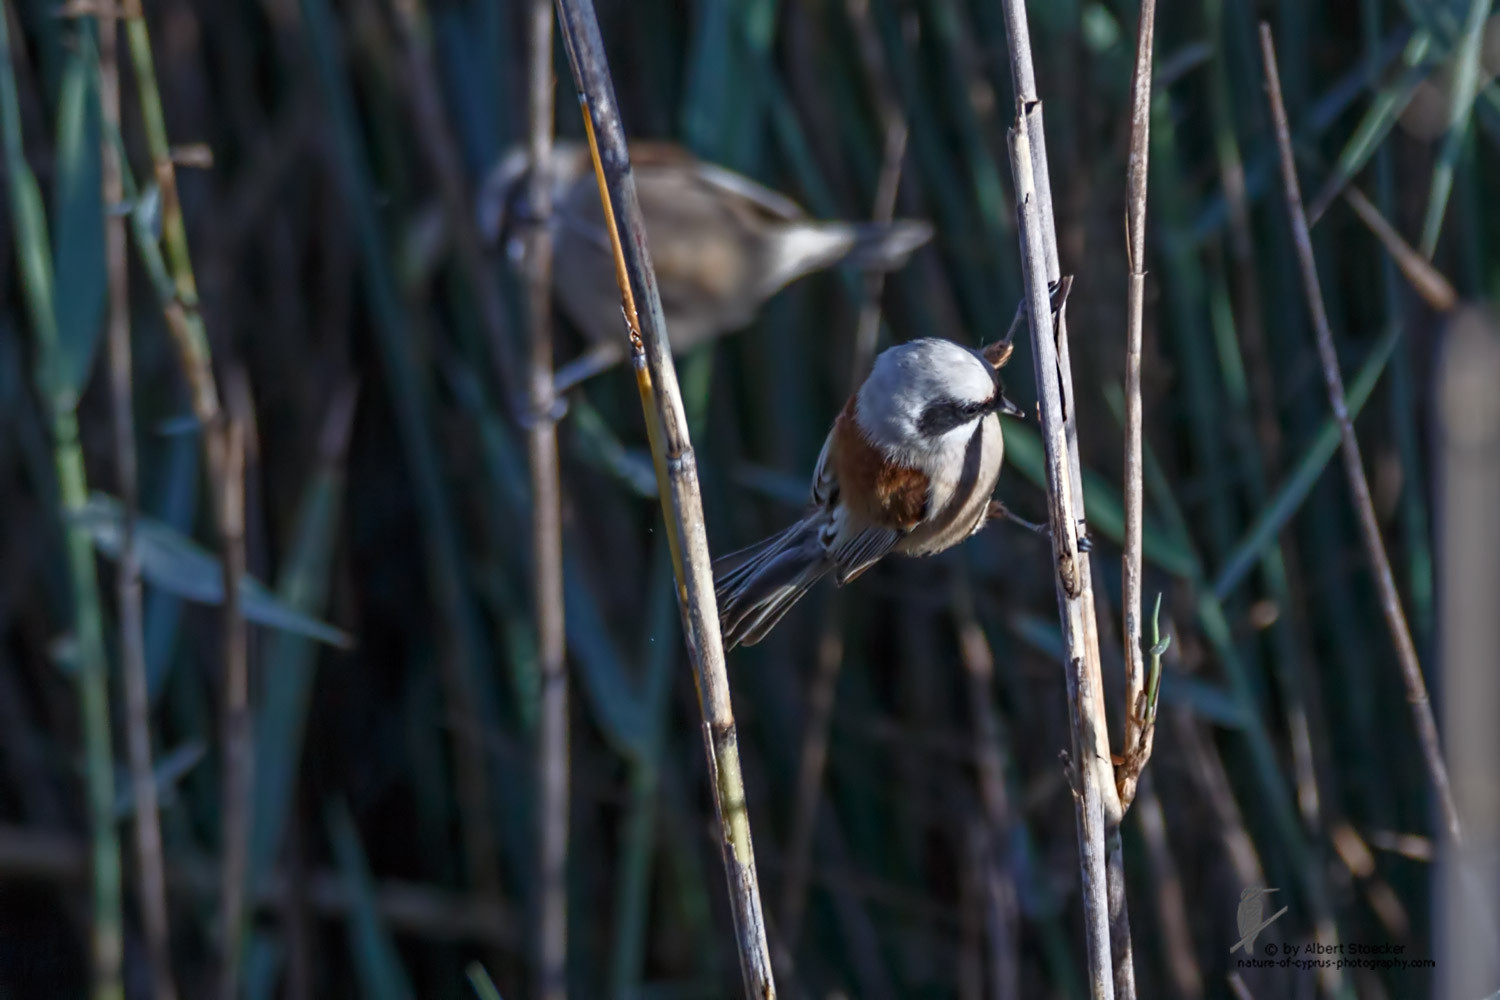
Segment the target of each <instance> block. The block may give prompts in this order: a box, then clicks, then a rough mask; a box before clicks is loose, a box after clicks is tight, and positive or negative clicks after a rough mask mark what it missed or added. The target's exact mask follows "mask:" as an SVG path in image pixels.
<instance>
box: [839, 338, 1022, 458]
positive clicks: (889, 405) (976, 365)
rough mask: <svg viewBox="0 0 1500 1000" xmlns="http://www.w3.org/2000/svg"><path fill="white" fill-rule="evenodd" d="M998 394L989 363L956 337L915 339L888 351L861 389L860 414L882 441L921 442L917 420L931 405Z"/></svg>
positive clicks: (975, 400)
mask: <svg viewBox="0 0 1500 1000" xmlns="http://www.w3.org/2000/svg"><path fill="white" fill-rule="evenodd" d="M994 393H995V380H994V375H993V372H992V369H991V368H990V366H989V365H988V364H987V363H986V362H985V361H984V360H983V359H981V358H980V357H979V356H978V355H977V354H975V353H974V352H973V351H971V350H969V349H968V348H967V347H964V346H962V345H961V344H955V343H954V342H953V341H951V340H938V339H932V338H925V339H922V340H911V341H907V342H906V343H904V344H897V345H896V346H895V347H892V348H889V349H888V350H886V351H884V352H883V353H882V354H881V355H880V356H879V357H878V358H876V359H875V366H874V368H873V369H872V370H871V372H870V376H869V378H867V379H865V384H864V385H863V386H861V387H860V390H859V401H858V414H859V422H860V424H861V425H862V426H863V428H864V430H865V432H866V433H867V434H869V435H870V437H871V438H872V439H874V440H875V441H876V442H877V443H881V444H885V445H888V446H891V447H897V448H900V447H904V446H907V445H909V444H912V443H914V442H916V441H917V440H919V438H920V437H921V435H920V434H919V433H918V431H917V421H918V420H919V419H920V418H921V416H922V411H923V410H925V409H926V408H927V406H928V404H930V403H934V402H938V401H939V400H945V399H947V400H953V401H955V402H957V403H979V402H983V401H985V400H987V399H990V398H991V397H992V396H993V395H994Z"/></svg>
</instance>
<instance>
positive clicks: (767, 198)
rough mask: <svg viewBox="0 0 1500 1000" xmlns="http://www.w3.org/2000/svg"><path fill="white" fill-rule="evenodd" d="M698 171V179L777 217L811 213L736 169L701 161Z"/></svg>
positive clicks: (793, 218) (786, 218)
mask: <svg viewBox="0 0 1500 1000" xmlns="http://www.w3.org/2000/svg"><path fill="white" fill-rule="evenodd" d="M694 173H695V174H696V175H697V178H698V180H700V181H702V182H703V183H704V184H706V185H708V186H709V187H712V188H716V189H717V190H719V191H722V192H724V193H725V194H728V195H731V196H733V197H736V198H742V199H744V200H745V201H748V202H750V203H751V204H752V205H754V206H755V207H756V208H758V209H760V210H761V211H762V212H765V213H766V214H767V215H770V216H772V217H773V218H777V219H783V220H785V221H788V222H791V221H795V220H797V219H805V218H807V213H806V212H804V211H803V210H802V206H801V205H799V204H797V203H796V202H795V201H793V200H792V199H790V198H788V197H787V196H786V195H784V194H777V193H776V192H775V191H772V190H771V189H770V188H768V187H765V186H763V185H760V184H757V183H755V182H754V181H752V180H751V179H750V178H748V177H745V176H744V175H742V174H737V173H735V172H734V171H732V170H726V169H725V168H723V167H721V166H718V165H716V164H713V163H704V162H702V161H701V160H700V161H699V162H698V164H697V167H696V169H695V171H694Z"/></svg>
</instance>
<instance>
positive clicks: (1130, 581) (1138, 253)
mask: <svg viewBox="0 0 1500 1000" xmlns="http://www.w3.org/2000/svg"><path fill="white" fill-rule="evenodd" d="M1155 25H1156V0H1143V2H1142V3H1141V23H1140V30H1139V33H1138V34H1137V38H1136V52H1135V79H1134V82H1133V83H1132V84H1131V95H1130V162H1129V167H1128V169H1127V172H1126V175H1125V202H1126V213H1127V214H1126V227H1127V230H1128V231H1127V234H1126V254H1127V256H1128V259H1129V264H1130V278H1129V281H1130V284H1129V287H1128V291H1127V295H1126V304H1125V553H1124V556H1123V557H1122V559H1123V568H1124V572H1123V576H1122V581H1123V583H1122V587H1123V591H1124V593H1123V607H1122V609H1121V610H1122V612H1123V617H1124V622H1125V744H1124V747H1125V760H1124V763H1123V764H1122V765H1121V767H1120V769H1119V771H1118V772H1117V773H1116V775H1115V785H1116V787H1117V789H1118V790H1119V795H1120V808H1121V810H1122V811H1123V810H1125V809H1129V808H1130V803H1131V802H1132V801H1133V800H1134V799H1135V789H1136V782H1137V781H1139V780H1140V776H1141V770H1142V768H1144V767H1145V766H1146V762H1147V761H1148V760H1150V759H1151V747H1152V744H1153V743H1154V740H1155V730H1156V727H1155V726H1154V725H1152V724H1151V723H1150V722H1149V721H1148V720H1149V719H1150V716H1151V710H1152V706H1150V705H1148V704H1147V701H1146V663H1145V650H1143V649H1142V648H1141V546H1142V526H1143V521H1144V511H1145V486H1144V482H1145V474H1144V465H1143V462H1144V458H1143V437H1144V435H1143V418H1142V414H1141V326H1142V323H1143V314H1144V312H1145V305H1146V186H1147V185H1146V180H1147V177H1148V176H1149V174H1148V171H1147V160H1148V157H1149V154H1150V151H1151V48H1152V39H1153V36H1154V34H1155Z"/></svg>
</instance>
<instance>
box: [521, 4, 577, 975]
mask: <svg viewBox="0 0 1500 1000" xmlns="http://www.w3.org/2000/svg"><path fill="white" fill-rule="evenodd" d="M527 14H528V25H527V63H528V66H527V77H528V91H529V95H528V101H529V110H530V118H531V122H530V128H529V130H528V133H529V144H528V153H529V155H530V158H531V163H532V170H531V175H530V182H529V188H530V190H529V191H528V192H527V199H528V202H529V204H530V206H531V210H532V213H533V222H534V223H535V224H534V225H532V226H530V227H529V229H528V231H527V233H526V271H527V284H528V289H527V291H528V294H527V299H526V302H527V307H528V318H529V320H530V327H531V337H530V340H531V365H530V369H531V370H530V378H529V379H528V383H529V386H528V388H529V393H530V400H531V419H530V427H529V429H528V431H527V435H526V443H527V457H528V459H529V463H530V466H531V532H532V567H531V570H532V579H533V581H534V583H533V591H534V592H533V595H532V600H533V602H534V610H535V615H536V632H537V655H538V659H539V660H540V672H541V705H540V710H539V713H538V723H537V789H538V797H539V801H538V804H537V812H538V816H537V821H538V830H537V832H538V843H537V848H538V858H537V860H538V862H539V866H540V869H539V872H538V880H537V884H538V890H539V892H540V897H541V905H540V912H539V915H538V916H539V919H538V922H537V934H538V942H537V944H538V948H537V976H538V980H539V983H538V989H537V991H536V995H537V996H539V997H543V998H545V1000H562V998H563V997H566V996H567V993H568V984H567V957H568V951H567V945H568V938H567V933H568V921H567V918H568V908H567V903H568V895H567V888H568V886H567V865H568V674H567V661H566V652H567V650H566V636H565V632H564V610H563V568H562V564H563V538H562V483H561V481H560V478H559V472H558V462H557V424H556V421H555V419H554V417H553V406H554V403H555V397H554V393H553V388H552V315H551V313H552V238H551V234H550V232H549V230H548V220H549V217H550V215H551V212H552V192H551V189H550V185H549V183H548V180H547V172H546V169H545V166H544V165H545V164H546V163H547V161H548V159H549V158H550V155H551V148H552V103H553V98H552V93H553V76H552V2H551V0H531V2H530V5H529V9H528V11H527Z"/></svg>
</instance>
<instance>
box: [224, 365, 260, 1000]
mask: <svg viewBox="0 0 1500 1000" xmlns="http://www.w3.org/2000/svg"><path fill="white" fill-rule="evenodd" d="M230 387H231V389H233V388H234V383H233V382H231V386H230ZM248 395H249V394H248V392H246V393H236V392H231V393H230V397H229V414H228V420H227V421H226V422H225V424H224V426H223V428H222V430H221V431H220V432H219V433H220V434H221V435H222V439H221V440H222V445H221V447H222V452H221V454H222V457H223V461H224V467H223V477H222V479H221V480H220V482H219V489H218V491H217V492H218V497H217V499H218V507H217V510H218V514H217V519H218V522H219V544H220V546H221V547H222V550H223V554H224V556H223V564H224V635H223V644H224V645H223V650H224V654H223V655H224V694H223V699H224V700H223V713H224V714H223V722H222V725H223V733H222V739H223V741H224V767H223V770H224V773H223V777H222V782H223V788H222V799H221V802H222V804H221V806H220V814H221V820H220V822H221V824H222V827H223V847H222V850H223V857H222V858H221V859H220V865H221V868H220V888H219V920H220V924H221V926H220V928H219V930H220V933H221V934H222V935H223V941H222V946H223V955H222V965H221V967H220V970H219V977H220V978H219V995H220V996H221V997H222V998H223V1000H235V998H236V997H238V996H239V995H240V991H239V978H240V945H241V943H242V941H243V938H244V926H245V869H246V865H247V864H248V862H249V854H250V807H251V801H250V779H251V767H252V765H253V764H254V760H255V744H254V728H253V726H252V720H251V717H250V661H249V651H248V649H247V647H246V643H247V638H248V636H247V634H246V627H245V616H244V614H243V613H242V612H241V610H240V578H241V577H243V576H244V574H245V434H246V430H247V422H248V420H249V413H248V406H241V405H239V403H240V399H241V397H244V398H245V399H248Z"/></svg>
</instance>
